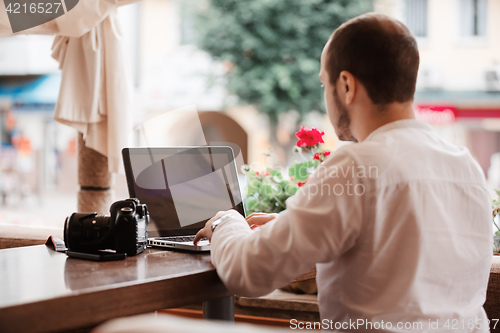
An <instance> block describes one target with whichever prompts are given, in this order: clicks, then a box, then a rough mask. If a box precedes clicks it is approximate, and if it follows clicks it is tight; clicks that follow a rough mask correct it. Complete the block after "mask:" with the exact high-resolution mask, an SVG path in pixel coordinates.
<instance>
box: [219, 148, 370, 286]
mask: <svg viewBox="0 0 500 333" xmlns="http://www.w3.org/2000/svg"><path fill="white" fill-rule="evenodd" d="M357 170H358V168H357V166H356V163H355V162H354V160H353V159H352V158H351V157H350V156H348V155H347V154H343V153H340V152H337V153H336V154H335V155H334V156H332V157H331V158H329V159H327V160H326V161H325V162H324V163H323V165H321V166H320V167H318V169H317V170H316V172H315V174H314V175H313V176H312V177H311V178H310V179H309V181H308V182H307V184H306V185H304V186H303V187H302V188H301V189H300V190H299V191H298V192H297V193H296V194H295V195H294V196H293V197H291V198H289V199H288V200H287V209H286V210H285V211H283V212H281V213H280V214H279V216H278V217H277V218H276V219H274V220H273V221H271V222H269V223H267V224H266V225H264V226H262V227H261V228H258V229H256V230H251V229H250V228H249V226H248V224H247V223H246V221H245V219H244V218H243V216H238V215H233V217H231V218H230V219H227V220H225V221H223V222H222V223H221V224H219V225H218V227H217V229H216V230H215V232H214V234H213V237H212V245H211V246H212V250H211V256H212V257H211V258H212V262H213V264H214V266H215V267H216V269H217V273H218V275H219V277H220V278H221V280H222V281H223V282H224V284H225V285H226V286H227V288H228V289H229V290H230V291H231V292H233V293H235V294H237V295H240V296H261V295H265V294H267V293H269V292H271V291H273V290H274V289H276V288H279V287H282V286H284V285H286V284H287V283H289V282H290V281H291V280H293V279H294V278H295V277H296V276H298V275H300V274H302V273H305V272H307V271H308V270H310V269H312V268H313V267H314V265H315V264H316V263H323V262H329V261H332V260H335V259H336V258H338V257H339V256H340V255H341V254H342V253H344V252H345V251H347V250H348V249H350V248H351V247H352V246H354V244H355V240H356V238H357V236H358V235H359V232H360V230H361V224H362V216H363V211H362V207H363V200H364V199H363V198H364V196H365V194H366V191H367V189H366V187H365V184H364V183H363V178H360V177H357V174H356V171H357Z"/></svg>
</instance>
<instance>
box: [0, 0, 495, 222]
mask: <svg viewBox="0 0 500 333" xmlns="http://www.w3.org/2000/svg"><path fill="white" fill-rule="evenodd" d="M368 11H376V12H381V13H384V14H387V15H390V16H393V17H395V18H397V19H399V20H401V21H402V22H404V23H405V24H406V25H407V26H408V27H409V28H410V30H411V31H412V32H413V33H414V35H415V36H416V37H417V41H418V45H419V49H420V56H421V63H420V70H419V76H418V81H417V93H416V98H415V111H416V112H417V115H418V117H419V118H420V119H422V120H424V121H427V122H429V123H430V124H431V125H433V126H434V127H435V129H436V131H438V133H439V134H440V135H442V136H443V138H445V139H447V140H449V141H451V142H453V143H455V144H459V145H464V146H466V147H468V148H469V149H470V151H471V153H472V155H473V156H474V157H475V158H476V160H477V161H478V162H479V164H480V166H481V168H482V169H483V171H484V173H485V175H486V177H487V179H488V184H489V186H490V187H491V188H492V189H493V188H500V17H499V16H500V1H499V0H252V1H238V0H211V1H210V0H143V1H141V2H138V3H135V4H132V5H127V6H123V7H121V8H120V9H119V12H118V13H119V17H120V21H121V25H122V31H123V36H124V38H125V39H126V42H127V56H128V58H129V62H130V66H131V69H132V74H133V84H134V104H133V110H134V111H133V122H134V126H135V127H136V128H141V126H140V125H141V124H150V126H149V128H151V130H152V131H153V130H154V131H155V132H154V134H150V136H152V137H157V138H160V141H161V140H163V139H164V141H165V142H175V143H177V144H183V145H186V144H192V143H194V142H198V141H199V138H198V137H196V136H197V135H198V133H196V131H191V130H190V128H191V127H190V125H191V124H192V121H191V116H192V114H191V116H190V113H189V112H180V111H179V110H185V107H186V106H189V105H191V106H193V107H194V108H195V109H196V110H197V112H196V111H195V112H196V116H197V119H199V122H200V125H201V127H202V129H203V133H204V136H205V138H206V140H207V141H208V143H217V142H233V143H235V144H237V145H238V146H239V147H240V148H241V156H242V159H243V161H241V163H247V164H251V165H252V166H254V167H255V168H256V169H258V168H264V167H265V166H266V165H274V166H285V165H287V164H288V163H290V161H291V160H292V159H293V158H294V155H293V153H292V148H293V145H294V144H295V142H296V140H295V136H294V133H295V132H296V131H297V130H298V129H299V128H300V126H301V125H306V126H308V127H313V126H314V127H317V128H318V129H320V130H322V131H325V132H326V134H325V144H324V146H323V147H324V148H328V149H331V150H334V149H336V148H338V146H339V145H341V144H342V143H340V142H338V140H337V138H336V136H335V133H334V132H333V128H332V126H331V125H330V122H329V120H328V118H327V116H326V115H325V114H324V104H323V96H322V89H321V87H320V85H321V84H320V82H319V79H318V72H319V59H320V54H321V51H322V49H323V46H324V44H325V42H326V40H327V39H328V37H329V36H330V34H331V33H332V31H333V30H334V29H335V28H336V27H337V26H338V25H340V24H341V23H342V22H344V21H345V20H347V19H349V18H351V17H353V16H356V15H358V14H361V13H364V12H368ZM53 39H54V37H53V36H34V35H29V36H27V35H24V36H23V35H19V36H14V37H8V38H0V140H1V146H0V223H5V224H21V225H31V226H42V225H44V226H58V227H62V225H63V222H64V218H65V216H67V215H69V214H70V213H72V212H74V211H76V200H77V199H76V197H77V191H78V184H77V156H76V140H77V139H76V138H77V133H76V131H75V130H73V129H72V128H69V127H66V126H65V125H62V124H59V123H57V122H55V121H54V120H53V115H54V106H55V103H56V101H57V97H58V93H59V86H60V82H61V76H60V71H59V69H58V63H57V62H56V61H55V60H53V59H52V58H51V46H52V42H53ZM183 108H184V109H183ZM152 124H154V126H152ZM134 138H135V140H136V141H137V142H139V141H140V140H141V135H140V130H137V132H136V133H135V134H134ZM114 192H115V198H116V199H122V198H125V197H128V194H127V190H126V183H125V178H124V176H123V175H121V174H118V175H116V176H115V180H114Z"/></svg>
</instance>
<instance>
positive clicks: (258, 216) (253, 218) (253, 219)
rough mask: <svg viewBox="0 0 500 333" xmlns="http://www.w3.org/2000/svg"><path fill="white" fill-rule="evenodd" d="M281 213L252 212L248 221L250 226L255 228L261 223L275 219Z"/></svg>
mask: <svg viewBox="0 0 500 333" xmlns="http://www.w3.org/2000/svg"><path fill="white" fill-rule="evenodd" d="M278 215H279V214H276V213H271V214H267V213H252V214H250V215H249V216H248V217H247V218H246V221H247V223H248V225H249V226H250V228H252V229H253V228H255V227H258V226H261V225H264V224H266V223H267V222H269V221H271V220H274V219H275V218H276V217H278Z"/></svg>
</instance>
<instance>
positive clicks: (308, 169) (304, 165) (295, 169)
mask: <svg viewBox="0 0 500 333" xmlns="http://www.w3.org/2000/svg"><path fill="white" fill-rule="evenodd" d="M315 167H316V164H315V163H314V161H305V162H301V163H297V164H294V165H292V166H291V167H290V168H289V169H288V175H289V176H290V177H291V178H293V180H294V181H296V182H299V181H300V182H305V181H306V180H307V179H309V175H310V174H311V173H312V172H313V171H314V169H315Z"/></svg>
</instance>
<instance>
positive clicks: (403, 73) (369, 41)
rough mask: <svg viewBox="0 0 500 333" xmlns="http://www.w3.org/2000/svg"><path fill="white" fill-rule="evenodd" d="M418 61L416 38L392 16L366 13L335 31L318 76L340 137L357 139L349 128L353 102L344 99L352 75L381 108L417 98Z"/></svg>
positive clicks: (342, 138) (370, 98) (376, 106)
mask: <svg viewBox="0 0 500 333" xmlns="http://www.w3.org/2000/svg"><path fill="white" fill-rule="evenodd" d="M418 66H419V55H418V49H417V43H416V41H415V38H414V37H413V35H412V34H411V33H410V31H409V30H408V28H406V27H405V26H404V25H403V24H402V23H401V22H399V21H397V20H394V19H392V18H390V17H388V16H385V15H382V14H375V13H369V14H364V15H361V16H358V17H356V18H353V19H351V20H349V21H347V22H345V23H344V24H342V25H341V26H340V27H339V28H338V29H337V30H335V32H334V33H333V34H332V36H331V37H330V39H329V40H328V42H327V44H326V45H325V48H324V50H323V54H322V55H321V72H320V78H321V81H322V82H323V84H324V85H325V100H326V104H327V105H326V106H327V111H328V114H329V116H330V119H331V121H332V123H333V125H334V127H335V129H336V131H337V135H338V136H339V138H340V139H341V140H356V138H354V137H353V135H352V133H351V130H350V122H351V115H350V114H349V105H347V104H346V103H345V100H346V98H349V96H346V95H345V93H346V91H347V92H348V90H349V87H350V86H349V80H350V82H351V83H353V82H354V83H356V84H357V85H358V88H360V89H362V92H363V94H364V95H363V96H366V98H367V101H368V102H369V103H371V105H372V106H374V108H376V109H378V110H379V111H380V112H381V113H382V112H384V110H385V109H386V106H387V105H390V104H393V103H406V102H410V103H411V101H413V95H414V93H415V84H416V79H417V72H418ZM344 83H345V85H344ZM360 85H361V86H362V87H359V86H360ZM339 87H340V89H342V91H341V97H342V98H339V92H338V90H339ZM353 87H354V86H353ZM360 89H358V91H359V90H360ZM348 100H349V99H348ZM343 101H344V102H343Z"/></svg>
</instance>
